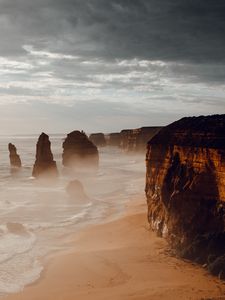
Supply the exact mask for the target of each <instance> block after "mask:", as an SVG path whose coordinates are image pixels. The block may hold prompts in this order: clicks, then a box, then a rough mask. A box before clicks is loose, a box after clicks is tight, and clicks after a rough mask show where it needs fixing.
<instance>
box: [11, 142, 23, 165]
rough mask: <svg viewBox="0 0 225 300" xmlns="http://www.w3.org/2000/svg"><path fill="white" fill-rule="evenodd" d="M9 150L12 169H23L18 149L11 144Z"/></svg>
mask: <svg viewBox="0 0 225 300" xmlns="http://www.w3.org/2000/svg"><path fill="white" fill-rule="evenodd" d="M8 149H9V159H10V164H11V167H13V168H21V165H22V164H21V159H20V156H19V155H18V154H17V149H16V147H15V146H14V145H13V144H11V143H9V145H8Z"/></svg>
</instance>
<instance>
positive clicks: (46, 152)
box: [32, 133, 58, 177]
mask: <svg viewBox="0 0 225 300" xmlns="http://www.w3.org/2000/svg"><path fill="white" fill-rule="evenodd" d="M32 175H33V176H34V177H41V176H49V177H56V176H57V175H58V170H57V166H56V162H55V161H54V159H53V154H52V151H51V143H50V141H49V136H48V135H47V134H45V133H42V134H41V135H40V136H39V139H38V142H37V145H36V161H35V164H34V167H33V173H32Z"/></svg>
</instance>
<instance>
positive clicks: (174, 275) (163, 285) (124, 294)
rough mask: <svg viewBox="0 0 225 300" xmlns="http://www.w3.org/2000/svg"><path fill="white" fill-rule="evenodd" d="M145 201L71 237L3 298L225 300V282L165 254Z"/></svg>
mask: <svg viewBox="0 0 225 300" xmlns="http://www.w3.org/2000/svg"><path fill="white" fill-rule="evenodd" d="M144 203H145V200H144V199H140V200H138V201H135V202H133V203H132V205H129V206H128V207H127V212H126V215H124V216H122V217H120V218H119V219H117V220H115V221H110V222H106V223H105V224H101V225H95V226H92V227H89V228H86V229H85V230H83V231H82V232H80V233H79V234H76V235H74V236H73V237H72V238H70V239H71V240H70V243H71V248H70V250H69V251H68V252H67V253H61V254H57V255H54V256H53V257H51V259H50V260H49V261H48V263H47V265H46V267H45V270H44V272H43V273H42V275H41V278H40V279H39V280H38V281H37V282H36V283H34V284H32V285H30V286H28V287H26V288H25V289H24V290H23V291H22V292H20V293H17V294H14V295H10V296H8V297H5V298H4V299H7V300H76V299H77V300H89V299H90V300H126V299H132V300H156V299H157V300H158V299H160V300H170V299H171V300H172V299H173V300H174V299H179V300H181V299H185V300H187V299H199V300H200V299H205V300H206V299H207V300H209V299H225V284H224V283H223V282H221V281H219V280H218V279H217V278H215V277H212V276H211V275H209V274H208V273H207V271H206V270H204V269H203V268H201V267H199V266H196V265H194V264H191V263H189V262H185V261H182V260H179V259H177V258H174V257H171V256H170V255H169V254H168V251H167V249H168V246H167V243H166V241H165V240H163V239H161V238H158V237H156V235H155V234H154V233H153V232H151V231H149V226H148V223H147V220H146V211H147V208H146V205H145V204H144Z"/></svg>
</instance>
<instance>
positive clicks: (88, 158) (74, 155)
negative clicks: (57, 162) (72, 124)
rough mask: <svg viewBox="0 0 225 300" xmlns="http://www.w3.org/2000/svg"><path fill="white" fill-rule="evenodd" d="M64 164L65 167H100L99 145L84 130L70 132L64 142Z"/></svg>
mask: <svg viewBox="0 0 225 300" xmlns="http://www.w3.org/2000/svg"><path fill="white" fill-rule="evenodd" d="M62 158H63V165H64V166H65V167H72V168H73V167H84V166H85V167H88V168H89V167H94V168H96V167H98V163H99V155H98V149H97V147H96V146H95V145H94V144H93V143H92V142H91V141H90V140H89V139H88V137H87V135H86V134H85V133H84V132H83V131H81V132H80V131H78V130H76V131H73V132H71V133H69V134H68V135H67V137H66V139H65V141H64V142H63V155H62Z"/></svg>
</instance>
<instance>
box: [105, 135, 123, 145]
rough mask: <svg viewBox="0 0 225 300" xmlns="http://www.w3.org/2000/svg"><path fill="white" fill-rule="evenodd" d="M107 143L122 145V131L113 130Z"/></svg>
mask: <svg viewBox="0 0 225 300" xmlns="http://www.w3.org/2000/svg"><path fill="white" fill-rule="evenodd" d="M107 143H108V145H109V146H118V147H119V146H120V133H119V132H113V133H110V134H109V135H108V137H107Z"/></svg>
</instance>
